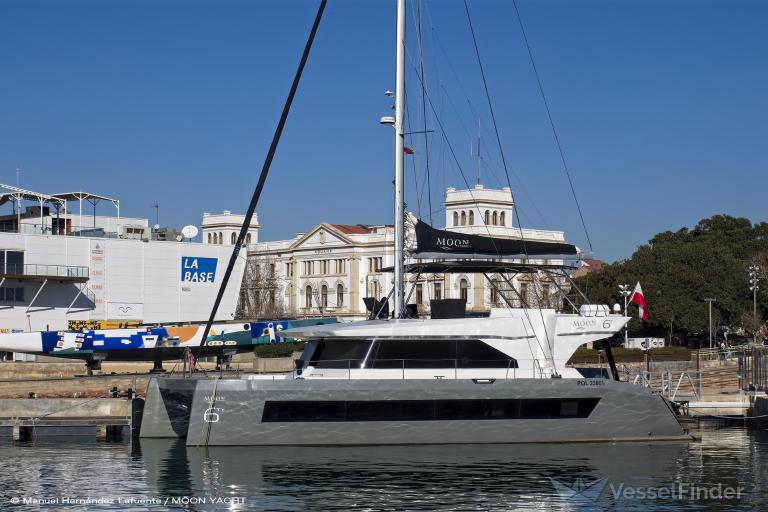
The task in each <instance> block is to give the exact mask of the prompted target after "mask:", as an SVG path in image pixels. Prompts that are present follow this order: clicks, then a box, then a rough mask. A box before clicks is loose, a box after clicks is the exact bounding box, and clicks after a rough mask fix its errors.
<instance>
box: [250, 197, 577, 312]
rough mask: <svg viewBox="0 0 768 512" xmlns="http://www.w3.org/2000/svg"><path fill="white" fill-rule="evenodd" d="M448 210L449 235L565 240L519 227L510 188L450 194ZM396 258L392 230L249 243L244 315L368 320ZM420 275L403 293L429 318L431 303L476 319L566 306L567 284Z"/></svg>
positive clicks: (322, 230)
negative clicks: (449, 305)
mask: <svg viewBox="0 0 768 512" xmlns="http://www.w3.org/2000/svg"><path fill="white" fill-rule="evenodd" d="M445 211H446V226H445V229H448V230H451V231H457V232H462V233H472V234H478V235H486V236H488V235H492V236H494V237H508V238H520V237H524V238H525V239H526V240H544V241H560V242H564V241H565V236H564V233H563V232H562V231H547V230H534V229H525V228H519V227H514V226H513V223H512V219H513V214H514V201H513V198H512V192H511V190H510V189H508V188H504V189H486V188H484V187H483V186H482V185H478V186H476V187H475V188H473V189H469V190H456V189H454V188H449V189H448V190H447V192H446V198H445ZM393 257H394V228H393V227H392V226H369V225H362V224H357V225H346V224H329V223H321V224H318V225H317V226H315V227H314V228H312V229H311V230H310V231H308V232H307V233H300V234H298V235H297V236H296V237H295V238H293V239H291V240H282V241H276V242H261V243H255V244H252V245H250V246H249V247H248V264H247V266H246V270H245V280H244V283H243V288H242V291H241V302H240V314H241V315H243V316H245V317H249V318H250V317H265V316H277V315H285V316H291V317H293V316H298V317H301V316H316V315H335V316H340V317H351V318H360V317H364V316H365V315H366V309H365V305H364V303H363V300H362V299H363V297H376V298H381V297H387V296H388V295H389V293H390V292H391V290H392V286H393V284H392V283H393V279H392V277H393V276H392V274H391V273H384V272H382V271H381V270H382V269H383V268H386V267H391V266H392V265H393V264H394V260H393ZM541 263H551V264H557V263H560V262H559V261H541ZM415 277H416V276H406V291H405V293H406V298H407V302H408V303H411V304H417V307H418V309H419V311H420V313H421V314H427V313H428V312H429V301H430V300H431V299H444V298H463V299H465V300H466V301H467V310H468V312H470V313H477V314H480V313H484V312H487V311H489V310H490V308H491V307H494V306H498V307H501V306H504V305H505V304H506V305H513V306H516V307H519V306H521V305H523V304H528V305H542V306H547V307H549V306H555V305H559V303H560V302H561V300H562V297H561V296H560V294H559V287H560V286H561V285H562V284H563V283H561V282H557V283H556V282H554V280H553V279H552V278H549V277H548V276H544V275H525V276H523V275H519V276H489V277H490V279H491V280H492V281H493V282H494V285H491V284H490V283H488V282H487V279H486V278H485V277H484V276H483V275H482V274H464V275H461V274H460V275H453V274H429V275H421V276H419V279H418V280H415ZM505 278H506V279H505ZM510 285H512V286H510Z"/></svg>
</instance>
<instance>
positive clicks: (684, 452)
mask: <svg viewBox="0 0 768 512" xmlns="http://www.w3.org/2000/svg"><path fill="white" fill-rule="evenodd" d="M700 433H701V435H702V436H703V440H702V441H701V442H698V443H690V444H650V445H645V444H615V445H607V444H550V445H463V446H453V445H443V446H398V447H392V446H387V447H343V448H342V447H339V448H320V447H301V448H299V447H295V448H293V447H292V448H280V447H265V448H261V447H249V448H242V447H229V448H221V447H217V448H208V449H206V448H187V447H185V446H184V445H183V443H182V442H178V441H177V442H174V441H168V440H142V441H141V442H138V441H134V442H133V443H130V442H126V443H117V444H109V443H99V442H95V441H92V442H89V441H81V442H72V441H64V440H55V439H50V438H49V440H46V441H38V442H35V443H29V444H14V443H12V442H10V441H4V442H3V444H2V445H0V510H6V509H7V508H9V507H8V505H9V504H10V503H11V502H10V500H11V499H13V498H19V499H23V498H24V497H27V498H38V499H40V498H43V499H49V500H58V501H57V502H55V503H53V504H50V505H49V506H48V508H50V509H56V510H58V509H66V508H68V507H70V508H71V509H73V510H75V509H77V510H82V509H84V508H88V509H120V510H147V509H150V510H250V509H258V510H297V509H300V510H349V509H364V510H435V509H441V510H494V509H501V510H510V509H516V508H517V509H521V510H548V511H549V510H617V509H618V510H702V509H706V510H753V509H757V510H760V509H762V510H767V509H768V498H766V497H765V496H764V494H763V491H762V487H763V485H764V484H765V482H767V481H768V466H767V464H768V463H766V462H765V460H766V459H767V457H768V433H766V432H765V431H760V430H753V431H748V430H745V429H743V428H721V429H709V430H704V431H701V432H700ZM717 488H720V492H719V493H718V492H717ZM729 488H733V491H732V492H733V493H736V492H738V493H740V495H739V497H737V498H733V499H724V498H723V496H725V497H727V498H731V496H729V495H728V492H727V491H728V489H729ZM739 488H741V489H739ZM713 489H714V490H713ZM672 490H676V491H677V495H670V494H669V493H670V492H672ZM665 492H666V493H667V494H666V495H665V494H664V493H665ZM691 492H697V493H699V494H698V498H697V499H693V500H691V499H689V498H690V493H691ZM681 494H682V497H681ZM64 498H79V499H86V498H91V499H98V498H104V501H108V500H112V501H111V502H102V503H96V504H94V503H90V504H88V506H87V507H85V506H84V505H82V503H81V504H71V503H70V504H67V503H63V502H62V501H63V500H64ZM118 499H120V500H121V501H118ZM131 500H133V501H131ZM138 500H143V501H138ZM151 500H154V501H151ZM39 508H40V505H39V504H34V503H27V504H23V503H22V504H20V505H17V506H16V509H17V510H38V509H39ZM44 508H45V507H44Z"/></svg>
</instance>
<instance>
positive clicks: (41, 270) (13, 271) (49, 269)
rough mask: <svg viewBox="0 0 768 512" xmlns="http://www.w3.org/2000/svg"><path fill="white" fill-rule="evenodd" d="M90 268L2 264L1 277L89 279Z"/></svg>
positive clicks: (0, 268) (0, 267) (0, 265)
mask: <svg viewBox="0 0 768 512" xmlns="http://www.w3.org/2000/svg"><path fill="white" fill-rule="evenodd" d="M88 272H89V271H88V267H82V266H73V265H38V264H36V263H24V264H20V263H9V264H5V265H3V264H0V276H33V277H75V278H86V279H87V278H88V277H89V273H88Z"/></svg>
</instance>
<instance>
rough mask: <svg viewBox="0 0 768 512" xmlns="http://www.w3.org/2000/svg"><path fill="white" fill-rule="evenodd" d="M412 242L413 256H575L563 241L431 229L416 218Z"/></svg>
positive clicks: (573, 246)
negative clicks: (498, 236) (497, 236)
mask: <svg viewBox="0 0 768 512" xmlns="http://www.w3.org/2000/svg"><path fill="white" fill-rule="evenodd" d="M414 230H415V235H416V237H415V238H416V240H415V242H416V244H415V247H413V245H412V244H411V251H410V252H411V254H412V255H413V256H415V257H417V258H494V257H496V258H499V257H510V256H521V257H526V256H544V255H547V256H549V255H553V256H555V255H556V256H566V255H575V254H577V253H578V249H577V248H576V246H575V245H571V244H568V243H564V242H546V241H538V240H523V239H520V238H513V239H510V238H493V237H490V236H481V235H468V234H464V233H457V232H455V231H446V230H442V229H435V228H433V227H432V226H430V225H429V224H426V223H424V222H422V221H420V220H417V221H416V222H415V225H414Z"/></svg>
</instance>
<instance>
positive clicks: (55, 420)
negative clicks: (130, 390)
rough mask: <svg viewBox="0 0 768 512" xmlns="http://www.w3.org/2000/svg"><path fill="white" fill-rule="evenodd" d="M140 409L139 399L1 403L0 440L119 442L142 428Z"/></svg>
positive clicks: (24, 400)
mask: <svg viewBox="0 0 768 512" xmlns="http://www.w3.org/2000/svg"><path fill="white" fill-rule="evenodd" d="M143 405H144V401H143V400H141V399H120V398H42V399H0V436H5V437H12V438H13V439H14V440H16V441H25V440H29V439H32V438H35V437H41V436H52V435H53V436H63V435H67V436H72V435H88V436H96V437H97V438H99V439H119V438H121V437H123V436H127V435H130V433H131V430H132V428H133V427H134V426H136V427H137V428H138V427H139V426H140V425H141V413H142V410H143Z"/></svg>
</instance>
